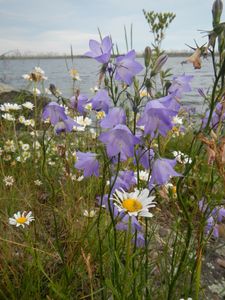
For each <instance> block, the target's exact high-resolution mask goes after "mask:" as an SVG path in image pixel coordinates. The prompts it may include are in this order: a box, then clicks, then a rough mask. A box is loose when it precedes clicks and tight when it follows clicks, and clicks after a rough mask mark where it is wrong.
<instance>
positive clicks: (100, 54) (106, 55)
mask: <svg viewBox="0 0 225 300" xmlns="http://www.w3.org/2000/svg"><path fill="white" fill-rule="evenodd" d="M112 46H113V45H112V41H111V39H110V37H109V36H106V37H104V39H103V40H102V42H101V43H99V42H98V41H95V40H90V41H89V48H90V51H88V52H86V53H85V54H84V55H86V56H89V57H92V58H94V59H95V60H97V61H98V62H100V63H102V64H106V63H108V61H109V59H110V55H111V50H112Z"/></svg>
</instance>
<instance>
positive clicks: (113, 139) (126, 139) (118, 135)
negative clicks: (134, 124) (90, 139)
mask: <svg viewBox="0 0 225 300" xmlns="http://www.w3.org/2000/svg"><path fill="white" fill-rule="evenodd" d="M99 140H100V141H101V142H102V143H103V144H105V145H106V150H107V154H108V156H109V157H113V156H116V155H118V154H119V153H120V160H121V161H124V160H126V159H127V158H128V157H132V156H133V155H134V146H135V145H136V144H138V142H139V139H138V138H137V137H136V136H134V135H133V134H132V133H131V131H130V130H129V128H128V127H127V126H126V125H116V126H115V127H114V128H112V129H110V130H109V131H107V132H103V133H102V134H101V135H100V136H99Z"/></svg>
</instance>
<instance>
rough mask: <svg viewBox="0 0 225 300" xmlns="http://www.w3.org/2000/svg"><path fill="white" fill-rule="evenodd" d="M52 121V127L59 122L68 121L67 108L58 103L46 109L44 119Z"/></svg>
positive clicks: (47, 106)
mask: <svg viewBox="0 0 225 300" xmlns="http://www.w3.org/2000/svg"><path fill="white" fill-rule="evenodd" d="M48 118H49V119H50V122H51V124H52V125H56V124H57V123H58V122H59V121H61V120H65V119H67V115H66V113H65V108H64V107H62V106H60V105H59V104H58V103H56V102H50V103H49V104H47V105H46V106H45V108H44V111H43V113H42V119H43V120H47V119H48Z"/></svg>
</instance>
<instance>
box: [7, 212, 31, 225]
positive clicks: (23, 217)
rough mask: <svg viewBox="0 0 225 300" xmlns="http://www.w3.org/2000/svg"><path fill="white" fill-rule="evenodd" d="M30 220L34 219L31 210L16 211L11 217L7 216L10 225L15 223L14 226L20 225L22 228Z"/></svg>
mask: <svg viewBox="0 0 225 300" xmlns="http://www.w3.org/2000/svg"><path fill="white" fill-rule="evenodd" d="M32 221H34V217H33V216H32V211H29V212H28V213H27V212H26V211H24V212H23V213H22V214H21V212H20V211H18V212H17V213H15V214H14V215H13V218H9V224H10V225H15V226H16V227H19V226H22V227H23V228H24V227H25V225H29V224H30V223H31V222H32Z"/></svg>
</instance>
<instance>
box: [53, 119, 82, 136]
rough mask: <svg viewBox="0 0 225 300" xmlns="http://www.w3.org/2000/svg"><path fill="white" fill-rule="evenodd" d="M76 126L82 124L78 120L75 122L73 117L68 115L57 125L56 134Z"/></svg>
mask: <svg viewBox="0 0 225 300" xmlns="http://www.w3.org/2000/svg"><path fill="white" fill-rule="evenodd" d="M74 126H76V127H80V125H79V124H78V123H77V122H75V121H74V120H73V119H72V118H70V117H68V116H67V119H64V120H62V121H59V122H58V123H57V124H56V125H55V127H54V130H55V133H56V134H60V133H61V132H71V131H72V130H73V127H74Z"/></svg>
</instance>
